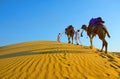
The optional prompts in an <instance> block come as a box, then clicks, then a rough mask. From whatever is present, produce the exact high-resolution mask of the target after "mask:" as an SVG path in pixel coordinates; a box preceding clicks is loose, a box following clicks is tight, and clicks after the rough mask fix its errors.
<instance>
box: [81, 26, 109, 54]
mask: <svg viewBox="0 0 120 79" xmlns="http://www.w3.org/2000/svg"><path fill="white" fill-rule="evenodd" d="M81 28H82V29H83V30H85V31H86V32H87V35H88V36H89V38H90V44H91V46H90V47H91V48H93V43H92V39H93V38H94V36H96V35H98V37H99V39H100V40H101V41H102V48H101V52H102V51H103V48H104V46H105V54H106V53H107V46H108V43H107V41H106V40H105V37H106V34H107V36H108V37H109V38H110V35H109V33H108V31H107V29H106V27H105V26H104V25H103V24H100V25H97V26H96V27H95V28H93V27H91V26H88V27H87V26H86V25H82V27H81ZM82 33H83V32H81V35H82Z"/></svg>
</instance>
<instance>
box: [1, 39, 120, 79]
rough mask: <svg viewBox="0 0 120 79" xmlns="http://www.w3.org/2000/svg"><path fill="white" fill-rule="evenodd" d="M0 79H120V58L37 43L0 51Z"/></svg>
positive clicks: (61, 45) (69, 46) (63, 44)
mask: <svg viewBox="0 0 120 79" xmlns="http://www.w3.org/2000/svg"><path fill="white" fill-rule="evenodd" d="M0 79H120V56H119V55H117V54H114V53H109V54H108V55H105V54H104V53H101V52H99V51H98V50H97V49H90V48H89V47H86V46H78V45H72V44H65V43H58V42H54V41H35V42H26V43H20V44H14V45H9V46H5V47H1V48H0Z"/></svg>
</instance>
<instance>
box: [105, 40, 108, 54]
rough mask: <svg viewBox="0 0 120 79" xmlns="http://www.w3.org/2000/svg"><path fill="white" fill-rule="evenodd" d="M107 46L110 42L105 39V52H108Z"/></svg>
mask: <svg viewBox="0 0 120 79" xmlns="http://www.w3.org/2000/svg"><path fill="white" fill-rule="evenodd" d="M107 46H108V43H107V41H106V40H105V54H107Z"/></svg>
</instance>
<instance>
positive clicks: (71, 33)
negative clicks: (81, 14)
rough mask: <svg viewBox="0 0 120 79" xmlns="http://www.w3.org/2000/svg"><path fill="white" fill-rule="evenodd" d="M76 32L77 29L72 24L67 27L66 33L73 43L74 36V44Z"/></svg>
mask: <svg viewBox="0 0 120 79" xmlns="http://www.w3.org/2000/svg"><path fill="white" fill-rule="evenodd" d="M74 33H75V30H74V27H73V26H72V25H69V26H68V27H67V28H65V34H66V35H67V37H68V43H71V41H70V38H72V44H73V38H74Z"/></svg>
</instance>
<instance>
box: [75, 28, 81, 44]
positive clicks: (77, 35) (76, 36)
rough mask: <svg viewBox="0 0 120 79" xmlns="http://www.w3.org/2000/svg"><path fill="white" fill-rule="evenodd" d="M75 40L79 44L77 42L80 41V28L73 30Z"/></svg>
mask: <svg viewBox="0 0 120 79" xmlns="http://www.w3.org/2000/svg"><path fill="white" fill-rule="evenodd" d="M75 41H76V44H77V45H79V42H80V30H77V31H76V32H75Z"/></svg>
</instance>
